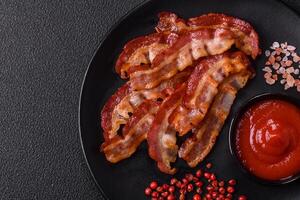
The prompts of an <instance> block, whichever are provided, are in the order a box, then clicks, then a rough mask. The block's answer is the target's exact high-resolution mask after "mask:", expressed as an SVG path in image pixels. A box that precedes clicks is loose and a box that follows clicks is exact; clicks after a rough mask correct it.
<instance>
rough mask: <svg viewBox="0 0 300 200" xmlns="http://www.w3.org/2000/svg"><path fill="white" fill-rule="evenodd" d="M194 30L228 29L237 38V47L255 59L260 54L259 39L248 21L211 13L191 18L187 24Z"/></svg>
mask: <svg viewBox="0 0 300 200" xmlns="http://www.w3.org/2000/svg"><path fill="white" fill-rule="evenodd" d="M187 24H188V25H189V27H191V28H192V29H198V28H207V27H210V28H220V27H222V28H227V29H229V30H231V31H232V32H233V33H234V34H235V36H236V38H237V39H236V42H235V45H236V47H237V48H238V49H240V50H242V51H243V52H244V53H246V54H247V55H250V56H251V57H252V58H253V59H255V58H256V57H257V56H258V55H259V54H260V53H261V50H260V48H259V37H258V34H257V33H256V31H255V30H254V28H253V27H252V26H251V25H250V24H249V23H248V22H246V21H244V20H241V19H239V18H236V17H231V16H228V15H224V14H216V13H209V14H207V15H201V16H199V17H194V18H190V19H189V20H188V22H187Z"/></svg>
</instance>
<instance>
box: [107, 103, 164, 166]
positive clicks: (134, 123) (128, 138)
mask: <svg viewBox="0 0 300 200" xmlns="http://www.w3.org/2000/svg"><path fill="white" fill-rule="evenodd" d="M158 107H159V103H158V102H156V101H152V100H146V101H144V102H143V103H142V104H141V105H140V106H138V107H137V108H136V109H135V110H134V112H133V115H132V117H131V118H130V119H129V120H128V122H127V124H126V125H125V126H124V128H123V130H122V133H123V135H122V136H119V135H117V136H115V137H114V138H113V139H111V140H107V141H105V142H104V143H103V144H102V146H101V149H102V151H103V152H104V154H105V156H106V159H107V160H108V161H109V162H112V163H116V162H119V161H120V160H123V159H125V158H128V157H130V156H131V155H132V154H133V153H134V152H135V151H136V149H137V147H138V146H139V145H140V144H141V143H142V141H144V140H145V139H146V138H147V132H148V130H149V128H150V127H151V124H152V122H153V120H154V116H155V114H156V112H157V110H158Z"/></svg>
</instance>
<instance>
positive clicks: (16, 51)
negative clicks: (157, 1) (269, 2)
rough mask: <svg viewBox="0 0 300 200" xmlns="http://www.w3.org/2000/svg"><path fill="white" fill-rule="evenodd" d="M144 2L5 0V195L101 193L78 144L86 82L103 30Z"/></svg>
mask: <svg viewBox="0 0 300 200" xmlns="http://www.w3.org/2000/svg"><path fill="white" fill-rule="evenodd" d="M142 1H143V0H127V1H117V0H94V1H92V0H90V1H87V0H86V1H83V0H76V1H73V0H51V1H45V0H44V1H42V0H26V1H20V0H11V1H6V0H0V105H1V106H0V120H1V121H0V137H1V138H0V199H1V200H10V199H24V200H25V199H26V200H27V199H28V200H29V199H84V200H89V199H91V200H93V199H101V194H100V192H99V191H98V189H97V188H96V185H95V184H94V182H93V180H92V178H91V176H90V174H89V171H88V168H87V166H86V164H85V160H84V157H83V154H82V151H81V147H80V141H79V135H78V125H77V124H78V123H77V120H78V119H77V109H78V99H79V93H80V87H81V82H82V80H83V76H84V73H85V71H86V69H87V66H88V63H89V61H90V60H91V58H92V56H93V53H94V52H95V51H96V49H97V47H98V46H99V44H100V41H101V40H102V39H103V36H104V35H105V33H106V32H107V31H108V30H109V28H110V27H111V26H112V25H113V24H114V23H115V22H116V21H117V20H118V19H119V18H120V17H121V16H123V15H124V14H125V13H127V12H128V11H129V10H130V9H131V8H133V7H135V6H136V5H137V4H139V3H140V2H142ZM285 1H286V2H287V3H289V4H290V5H291V6H292V7H293V8H294V9H296V10H298V11H300V2H299V0H285Z"/></svg>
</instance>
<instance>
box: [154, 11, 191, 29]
mask: <svg viewBox="0 0 300 200" xmlns="http://www.w3.org/2000/svg"><path fill="white" fill-rule="evenodd" d="M158 18H159V21H158V24H157V26H156V27H155V30H156V32H158V33H167V32H175V33H178V32H182V31H186V30H188V29H189V27H188V26H187V24H186V22H185V21H184V20H183V19H181V18H179V17H178V16H177V15H176V14H175V13H171V12H161V13H159V14H158Z"/></svg>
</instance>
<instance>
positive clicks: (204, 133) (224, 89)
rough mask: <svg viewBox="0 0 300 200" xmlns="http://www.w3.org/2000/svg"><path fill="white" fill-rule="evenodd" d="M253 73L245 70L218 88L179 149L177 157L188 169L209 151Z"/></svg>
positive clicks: (232, 76)
mask: <svg viewBox="0 0 300 200" xmlns="http://www.w3.org/2000/svg"><path fill="white" fill-rule="evenodd" d="M251 76H253V73H252V72H250V71H248V70H246V71H243V72H240V73H237V74H234V75H231V76H230V77H229V78H227V79H226V80H225V81H224V82H223V83H222V84H221V85H220V87H219V93H218V94H217V96H216V97H215V99H214V102H213V104H212V106H211V108H210V110H209V112H208V113H207V115H206V116H205V119H204V120H203V121H202V122H201V123H200V124H199V126H198V128H197V129H196V130H195V131H194V133H193V135H192V136H191V137H190V138H188V139H186V140H185V141H184V143H183V144H182V145H181V147H180V149H179V152H178V154H179V157H180V158H183V159H184V160H185V161H186V162H187V163H188V165H189V166H190V167H195V166H196V165H197V164H198V163H199V162H201V161H202V160H203V159H204V158H205V157H206V156H207V154H208V153H209V152H210V151H211V149H212V147H213V146H214V144H215V143H216V139H217V136H218V135H219V132H220V131H221V129H222V127H223V124H224V122H225V120H226V118H227V116H228V114H229V112H230V109H231V106H232V104H233V101H234V99H235V97H236V93H237V92H238V90H239V89H241V88H243V87H244V86H245V84H246V83H247V81H248V79H249V78H250V77H251Z"/></svg>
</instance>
